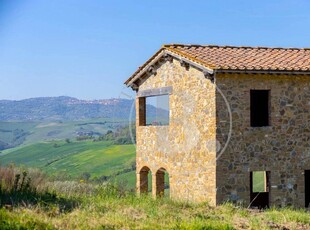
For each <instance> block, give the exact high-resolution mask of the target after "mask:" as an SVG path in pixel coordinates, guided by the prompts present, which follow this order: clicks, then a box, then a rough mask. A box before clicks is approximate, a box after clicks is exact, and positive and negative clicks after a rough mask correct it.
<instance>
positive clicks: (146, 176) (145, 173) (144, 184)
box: [138, 166, 152, 194]
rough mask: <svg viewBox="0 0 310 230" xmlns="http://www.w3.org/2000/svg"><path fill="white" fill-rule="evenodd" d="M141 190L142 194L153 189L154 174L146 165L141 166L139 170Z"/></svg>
mask: <svg viewBox="0 0 310 230" xmlns="http://www.w3.org/2000/svg"><path fill="white" fill-rule="evenodd" d="M139 177H140V178H139V184H138V188H139V192H140V194H147V193H148V192H151V191H152V182H151V180H152V174H151V170H150V169H149V168H148V167H147V166H144V167H142V168H141V170H140V172H139Z"/></svg>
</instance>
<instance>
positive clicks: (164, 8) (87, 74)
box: [0, 0, 310, 99]
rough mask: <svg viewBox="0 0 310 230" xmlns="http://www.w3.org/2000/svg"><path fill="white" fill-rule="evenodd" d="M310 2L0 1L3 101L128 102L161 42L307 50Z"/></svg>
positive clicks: (0, 74)
mask: <svg viewBox="0 0 310 230" xmlns="http://www.w3.org/2000/svg"><path fill="white" fill-rule="evenodd" d="M309 12H310V2H309V1H306V0H304V1H301V0H295V1H293V0H281V1H280V0H279V1H265V0H260V1H255V2H254V1H241V0H239V1H222V0H216V1H207V0H205V1H183V0H179V1H174V0H170V1H167V0H165V1H161V0H158V1H145V0H144V1H127V0H122V1H119V0H115V1H105V0H83V1H82V0H65V1H64V0H53V1H51V0H28V1H22V0H0V85H1V90H0V99H22V98H29V97H38V96H60V95H67V96H73V97H77V98H81V99H100V98H111V97H126V96H124V94H123V93H131V91H130V90H129V89H126V88H125V87H124V85H123V82H124V81H125V80H126V79H127V78H128V77H129V76H130V75H131V74H132V73H133V72H134V71H135V70H136V69H137V67H138V66H140V65H141V64H143V63H144V61H146V60H147V59H148V58H149V57H150V56H151V55H152V54H153V53H154V52H155V51H156V50H157V49H159V48H160V46H161V45H162V44H164V43H186V44H217V45H249V46H273V47H280V46H284V47H310V29H309V28H310V13H309Z"/></svg>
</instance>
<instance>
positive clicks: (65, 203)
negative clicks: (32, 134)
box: [0, 167, 310, 230]
mask: <svg viewBox="0 0 310 230" xmlns="http://www.w3.org/2000/svg"><path fill="white" fill-rule="evenodd" d="M18 175H19V176H18ZM0 178H1V179H2V180H0V229H83V230H84V229H227V230H228V229H254V230H255V229H257V230H258V229H259V230H260V229H310V215H309V211H307V210H304V209H300V210H298V209H293V208H284V209H277V208H272V209H269V210H264V211H261V210H253V209H247V208H244V207H237V206H234V205H232V204H230V203H226V204H223V205H221V206H218V207H211V206H209V205H208V204H207V203H200V204H193V203H189V202H178V201H173V200H170V199H166V198H158V199H157V200H154V199H152V198H151V197H150V196H141V197H137V196H135V194H134V193H132V192H128V191H125V190H123V188H122V187H117V186H115V185H111V184H106V185H100V186H99V185H94V184H88V183H78V182H75V183H73V182H71V181H67V182H61V183H59V182H58V181H51V180H50V179H48V178H44V177H42V174H41V173H40V172H38V171H29V172H28V173H22V171H21V170H19V169H16V168H12V167H10V168H3V167H0ZM17 178H18V180H17ZM29 178H30V180H29Z"/></svg>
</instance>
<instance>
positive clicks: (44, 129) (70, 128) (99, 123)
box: [0, 118, 128, 150]
mask: <svg viewBox="0 0 310 230" xmlns="http://www.w3.org/2000/svg"><path fill="white" fill-rule="evenodd" d="M124 125H125V126H126V125H128V120H127V119H123V120H121V119H110V118H97V119H86V120H80V121H41V122H39V121H36V122H34V121H23V122H9V121H7V122H4V121H0V150H2V149H7V148H12V147H16V146H19V145H22V144H24V145H27V144H34V143H37V142H41V141H51V140H65V139H66V138H69V139H75V138H76V137H78V136H83V135H88V136H101V135H104V134H106V133H107V131H108V130H112V131H114V130H116V129H117V128H119V127H122V126H124Z"/></svg>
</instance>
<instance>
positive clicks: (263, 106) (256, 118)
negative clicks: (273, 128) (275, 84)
mask: <svg viewBox="0 0 310 230" xmlns="http://www.w3.org/2000/svg"><path fill="white" fill-rule="evenodd" d="M250 97H251V108H250V109H251V126H252V127H262V126H269V90H251V95H250Z"/></svg>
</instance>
